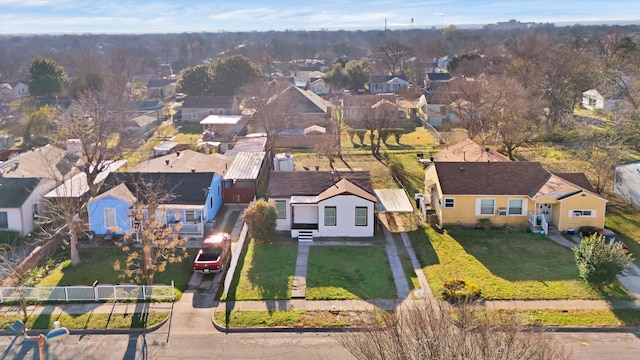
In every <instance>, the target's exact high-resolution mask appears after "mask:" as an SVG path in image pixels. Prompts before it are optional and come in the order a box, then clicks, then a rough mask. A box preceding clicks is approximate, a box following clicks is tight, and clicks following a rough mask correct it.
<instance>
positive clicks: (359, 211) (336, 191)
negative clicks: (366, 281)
mask: <svg viewBox="0 0 640 360" xmlns="http://www.w3.org/2000/svg"><path fill="white" fill-rule="evenodd" d="M267 193H268V197H269V199H270V200H273V201H275V204H276V210H277V211H278V217H277V220H276V230H281V231H290V232H291V237H292V238H298V241H311V240H313V238H314V237H370V236H373V234H374V228H375V221H374V219H375V213H374V212H375V210H374V206H375V204H376V197H375V195H374V193H373V188H372V186H371V174H370V173H369V172H368V171H347V172H339V171H271V173H270V177H269V187H268V191H267Z"/></svg>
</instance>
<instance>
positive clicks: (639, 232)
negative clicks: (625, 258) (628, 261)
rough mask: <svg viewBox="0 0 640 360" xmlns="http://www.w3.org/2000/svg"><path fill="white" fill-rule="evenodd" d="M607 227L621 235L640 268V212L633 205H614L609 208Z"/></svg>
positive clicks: (611, 204)
mask: <svg viewBox="0 0 640 360" xmlns="http://www.w3.org/2000/svg"><path fill="white" fill-rule="evenodd" d="M605 226H606V227H607V228H609V229H611V230H613V231H615V232H616V234H618V235H620V237H621V238H622V241H623V242H624V243H625V244H626V245H627V246H628V247H629V251H630V252H631V253H632V254H634V260H633V262H634V263H635V264H636V265H637V266H640V211H638V209H637V208H634V207H633V206H632V205H624V204H621V203H619V202H618V203H613V201H612V202H611V203H610V204H609V205H608V206H607V217H606V220H605Z"/></svg>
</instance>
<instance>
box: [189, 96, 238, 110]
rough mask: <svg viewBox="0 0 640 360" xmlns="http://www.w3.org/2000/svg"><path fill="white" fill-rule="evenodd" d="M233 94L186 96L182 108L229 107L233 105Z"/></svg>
mask: <svg viewBox="0 0 640 360" xmlns="http://www.w3.org/2000/svg"><path fill="white" fill-rule="evenodd" d="M234 99H235V98H234V97H233V96H187V97H186V98H185V99H184V102H183V103H182V108H183V109H187V108H196V109H200V108H210V107H215V108H230V107H233V100H234Z"/></svg>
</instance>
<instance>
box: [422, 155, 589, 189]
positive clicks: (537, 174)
mask: <svg viewBox="0 0 640 360" xmlns="http://www.w3.org/2000/svg"><path fill="white" fill-rule="evenodd" d="M432 166H435V168H436V171H437V173H438V179H439V181H440V187H441V189H442V193H443V194H445V195H446V194H449V195H519V196H528V197H530V198H535V197H540V196H545V195H550V194H552V193H556V194H557V195H558V196H566V195H570V194H567V193H563V191H565V190H566V189H567V188H570V187H577V188H579V189H580V190H578V192H579V191H583V190H584V191H587V192H590V193H592V195H594V196H597V197H600V198H602V197H601V196H600V195H598V194H595V193H593V191H592V187H591V186H590V185H589V186H585V187H583V186H581V185H580V184H578V183H574V182H572V181H569V180H566V178H571V179H574V180H577V181H578V182H581V183H582V182H583V181H586V182H587V184H588V180H586V177H585V176H584V174H582V173H575V174H562V177H561V176H560V175H554V174H551V173H550V172H548V171H547V170H545V169H544V168H543V167H542V165H541V164H540V163H538V162H528V161H509V162H434V163H433V165H432ZM564 176H566V178H565V177H564Z"/></svg>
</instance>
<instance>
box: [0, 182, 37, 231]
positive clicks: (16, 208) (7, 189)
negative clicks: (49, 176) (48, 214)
mask: <svg viewBox="0 0 640 360" xmlns="http://www.w3.org/2000/svg"><path fill="white" fill-rule="evenodd" d="M47 190H48V188H47V185H46V184H45V181H44V180H41V179H38V178H22V177H20V178H5V177H0V231H15V232H17V233H19V234H20V235H22V236H25V235H27V234H28V233H30V232H32V231H33V230H34V229H35V228H36V221H37V218H38V214H39V211H40V210H39V209H38V203H39V201H40V199H41V197H42V195H43V194H44V193H45V192H46V191H47Z"/></svg>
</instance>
